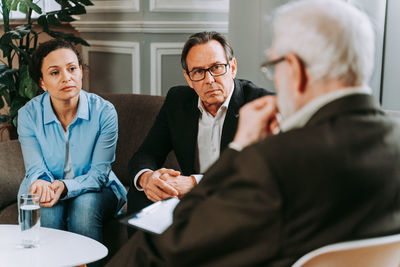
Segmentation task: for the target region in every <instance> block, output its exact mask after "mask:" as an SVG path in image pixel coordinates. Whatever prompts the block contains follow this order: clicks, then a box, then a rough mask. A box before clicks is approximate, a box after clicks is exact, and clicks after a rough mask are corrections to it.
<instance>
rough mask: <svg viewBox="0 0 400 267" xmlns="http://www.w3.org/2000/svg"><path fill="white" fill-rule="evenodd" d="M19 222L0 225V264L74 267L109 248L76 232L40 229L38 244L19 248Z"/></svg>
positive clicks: (34, 266)
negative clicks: (17, 223)
mask: <svg viewBox="0 0 400 267" xmlns="http://www.w3.org/2000/svg"><path fill="white" fill-rule="evenodd" d="M20 235H21V232H20V227H19V225H11V224H0V266H7V267H26V266H30V267H56V266H77V265H82V264H87V263H91V262H94V261H97V260H100V259H102V258H104V257H105V256H107V254H108V249H107V248H106V247H105V246H104V245H103V244H101V243H100V242H97V241H96V240H94V239H91V238H88V237H86V236H82V235H78V234H75V233H71V232H67V231H61V230H56V229H50V228H44V227H41V228H40V235H39V236H40V245H39V247H37V248H22V247H20V246H19V244H20V241H21V237H20Z"/></svg>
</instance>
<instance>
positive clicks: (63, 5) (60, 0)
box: [56, 0, 72, 9]
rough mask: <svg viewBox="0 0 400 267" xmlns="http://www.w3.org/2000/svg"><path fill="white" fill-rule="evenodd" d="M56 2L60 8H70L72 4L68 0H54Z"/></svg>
mask: <svg viewBox="0 0 400 267" xmlns="http://www.w3.org/2000/svg"><path fill="white" fill-rule="evenodd" d="M56 2H57V3H58V4H59V5H60V6H61V8H62V9H66V8H71V7H72V5H71V4H70V3H69V1H68V0H56Z"/></svg>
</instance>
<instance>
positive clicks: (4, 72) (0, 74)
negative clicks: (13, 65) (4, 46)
mask: <svg viewBox="0 0 400 267" xmlns="http://www.w3.org/2000/svg"><path fill="white" fill-rule="evenodd" d="M0 66H1V69H0V82H1V83H3V84H5V82H6V79H7V78H8V77H10V76H11V77H12V75H13V74H15V73H17V72H18V70H17V69H9V68H8V67H7V66H6V65H0ZM4 66H5V67H4Z"/></svg>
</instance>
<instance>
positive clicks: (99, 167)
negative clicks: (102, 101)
mask: <svg viewBox="0 0 400 267" xmlns="http://www.w3.org/2000/svg"><path fill="white" fill-rule="evenodd" d="M99 120H100V132H99V135H98V139H97V141H96V143H95V145H94V148H93V154H92V162H91V165H90V169H89V171H88V172H87V173H86V174H84V175H80V176H77V177H75V178H74V179H65V180H63V182H64V183H65V185H66V187H67V189H68V194H67V195H66V197H65V198H71V197H75V196H78V195H80V194H82V193H85V192H88V191H100V190H101V188H102V187H104V186H105V185H106V184H107V183H108V181H109V180H108V177H109V174H110V171H111V163H112V162H113V161H114V160H115V149H116V146H117V139H118V116H117V112H116V111H115V108H114V107H113V106H112V105H107V106H105V108H104V110H103V111H102V113H101V115H100V118H99Z"/></svg>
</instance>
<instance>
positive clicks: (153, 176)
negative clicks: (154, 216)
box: [138, 168, 181, 202]
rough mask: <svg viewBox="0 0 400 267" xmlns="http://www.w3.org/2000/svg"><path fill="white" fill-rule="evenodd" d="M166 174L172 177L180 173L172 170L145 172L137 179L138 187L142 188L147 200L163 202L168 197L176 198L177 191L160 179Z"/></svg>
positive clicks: (163, 169)
mask: <svg viewBox="0 0 400 267" xmlns="http://www.w3.org/2000/svg"><path fill="white" fill-rule="evenodd" d="M163 174H168V175H170V176H172V177H176V176H179V175H180V174H181V173H180V172H178V171H175V170H172V169H165V168H162V169H159V170H156V171H153V172H152V171H147V172H145V173H143V174H142V175H141V176H140V177H139V181H138V182H139V185H140V186H141V187H142V188H143V190H144V193H145V194H146V196H147V198H148V199H150V200H151V201H153V202H156V201H160V200H164V199H166V198H169V197H177V196H178V195H179V192H178V190H176V189H175V188H174V187H173V186H171V185H170V184H168V182H166V181H165V180H163V179H161V177H160V176H161V175H163Z"/></svg>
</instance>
